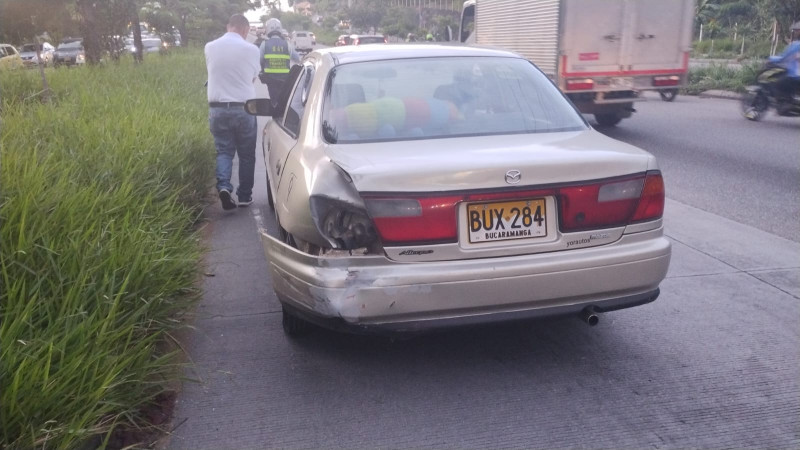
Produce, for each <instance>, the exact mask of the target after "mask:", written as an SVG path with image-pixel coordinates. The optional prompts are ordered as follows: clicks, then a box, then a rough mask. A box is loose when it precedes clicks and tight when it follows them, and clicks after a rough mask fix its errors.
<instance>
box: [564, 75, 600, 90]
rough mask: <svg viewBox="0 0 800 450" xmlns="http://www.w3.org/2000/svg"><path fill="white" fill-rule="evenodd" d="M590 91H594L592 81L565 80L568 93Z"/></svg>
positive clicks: (587, 79) (589, 79)
mask: <svg viewBox="0 0 800 450" xmlns="http://www.w3.org/2000/svg"><path fill="white" fill-rule="evenodd" d="M592 89H594V80H592V79H591V78H586V79H584V78H581V79H577V80H567V90H568V91H590V90H592Z"/></svg>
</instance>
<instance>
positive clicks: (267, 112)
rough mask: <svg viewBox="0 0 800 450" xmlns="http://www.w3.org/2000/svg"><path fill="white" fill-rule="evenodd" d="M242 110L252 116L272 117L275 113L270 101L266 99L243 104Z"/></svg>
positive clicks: (254, 99) (256, 99)
mask: <svg viewBox="0 0 800 450" xmlns="http://www.w3.org/2000/svg"><path fill="white" fill-rule="evenodd" d="M244 110H245V111H247V113H248V114H250V115H253V116H269V117H273V116H274V115H275V113H276V110H275V108H274V107H273V106H272V101H271V100H270V99H268V98H253V99H250V100H248V101H246V102H245V103H244Z"/></svg>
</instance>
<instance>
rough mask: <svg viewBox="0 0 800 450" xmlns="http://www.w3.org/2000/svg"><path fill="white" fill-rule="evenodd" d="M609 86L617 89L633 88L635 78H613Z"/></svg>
mask: <svg viewBox="0 0 800 450" xmlns="http://www.w3.org/2000/svg"><path fill="white" fill-rule="evenodd" d="M609 86H611V87H612V88H617V89H633V78H612V79H611V80H610V82H609Z"/></svg>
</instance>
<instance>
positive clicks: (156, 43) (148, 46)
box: [125, 36, 167, 53]
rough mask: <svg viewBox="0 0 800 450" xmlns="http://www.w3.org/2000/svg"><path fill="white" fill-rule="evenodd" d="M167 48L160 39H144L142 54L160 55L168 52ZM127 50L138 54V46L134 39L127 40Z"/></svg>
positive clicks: (152, 37)
mask: <svg viewBox="0 0 800 450" xmlns="http://www.w3.org/2000/svg"><path fill="white" fill-rule="evenodd" d="M166 47H167V46H166V43H165V42H164V41H162V40H161V38H159V37H155V36H150V37H146V38H145V37H142V53H158V52H160V51H162V50H166ZM125 49H126V50H127V51H128V52H130V53H136V45H135V44H134V40H133V39H131V38H128V39H125Z"/></svg>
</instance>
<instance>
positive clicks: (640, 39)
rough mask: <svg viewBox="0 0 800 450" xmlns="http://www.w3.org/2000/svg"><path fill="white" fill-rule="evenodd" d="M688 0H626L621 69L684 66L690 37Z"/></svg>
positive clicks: (690, 0) (657, 69)
mask: <svg viewBox="0 0 800 450" xmlns="http://www.w3.org/2000/svg"><path fill="white" fill-rule="evenodd" d="M692 3H693V2H692V0H669V1H665V0H637V1H635V2H630V4H629V7H630V8H631V11H630V25H629V26H627V27H626V29H625V41H626V44H627V45H626V46H625V50H624V51H625V55H624V57H623V63H624V64H625V66H626V67H625V69H626V70H628V71H633V72H647V71H655V72H660V71H675V70H676V69H679V70H681V69H684V65H685V64H686V62H687V61H685V58H686V57H687V55H688V53H687V52H688V50H689V46H690V44H691V43H690V42H689V40H690V39H691V27H692V16H693V13H694V11H693V5H692Z"/></svg>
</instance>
